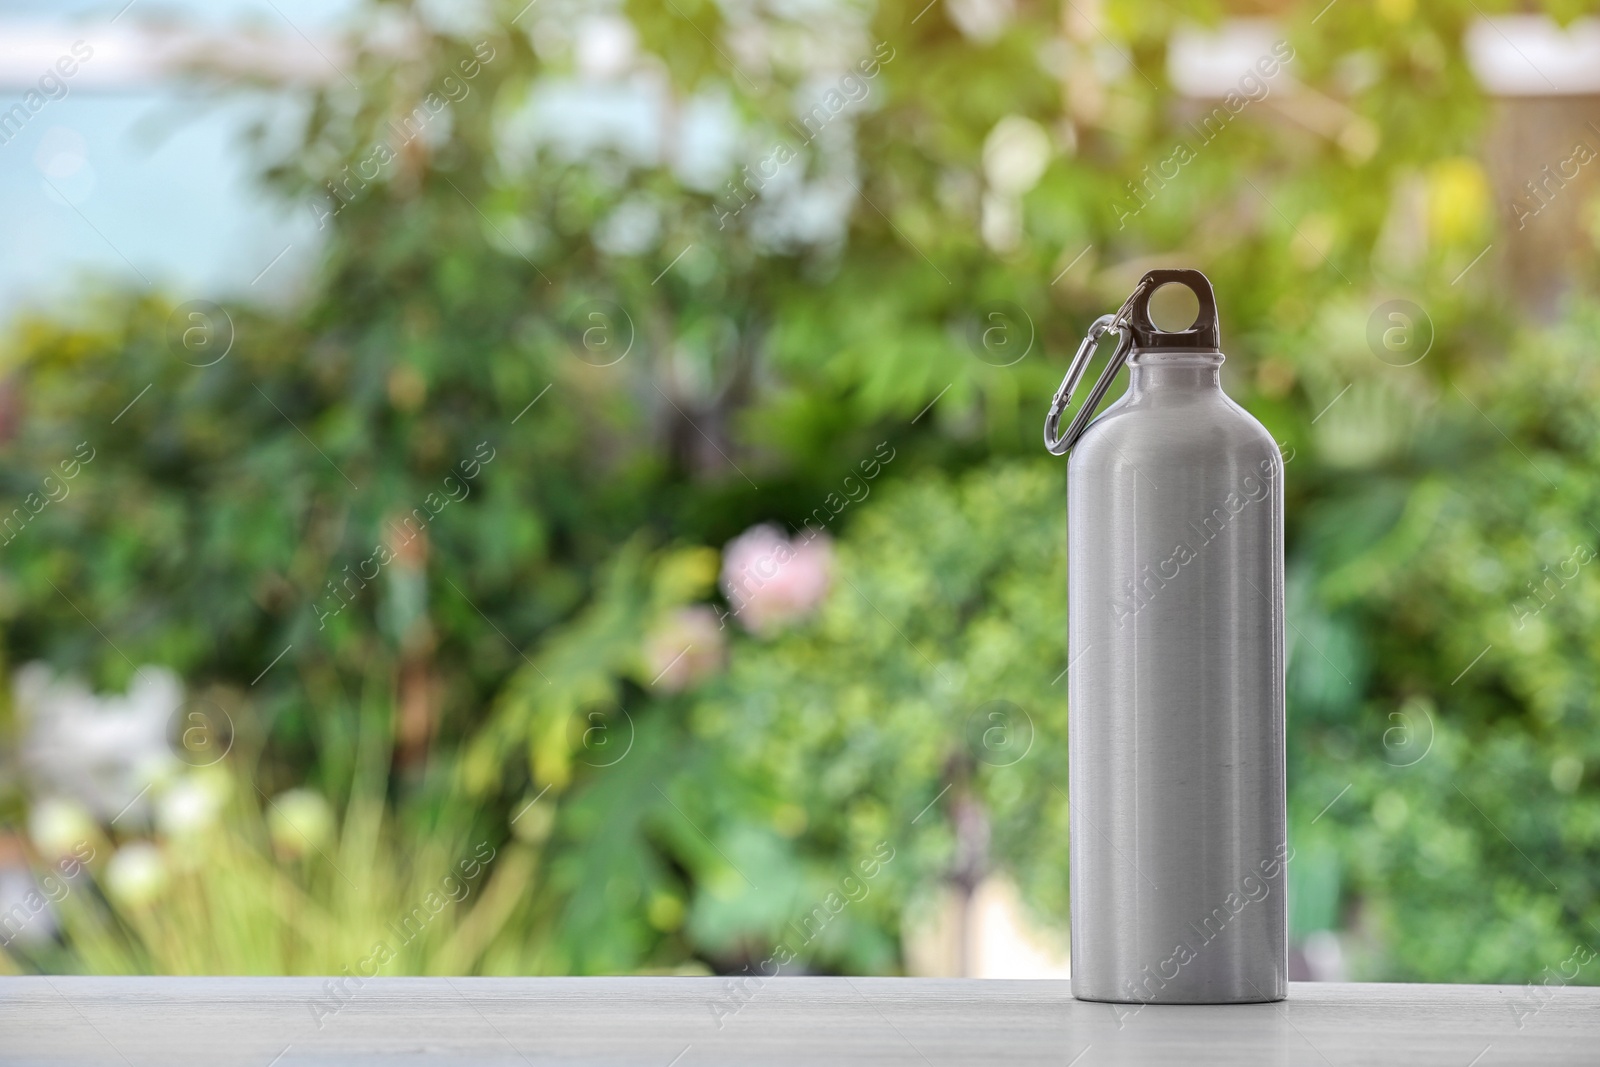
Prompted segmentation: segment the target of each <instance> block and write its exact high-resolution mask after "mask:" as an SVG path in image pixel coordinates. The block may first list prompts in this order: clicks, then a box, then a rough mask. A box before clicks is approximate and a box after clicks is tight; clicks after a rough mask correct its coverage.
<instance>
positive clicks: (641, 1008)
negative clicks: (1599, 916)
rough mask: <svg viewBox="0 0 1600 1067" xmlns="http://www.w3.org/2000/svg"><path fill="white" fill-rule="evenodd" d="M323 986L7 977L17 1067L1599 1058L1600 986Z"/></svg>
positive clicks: (1454, 1062)
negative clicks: (1160, 995)
mask: <svg viewBox="0 0 1600 1067" xmlns="http://www.w3.org/2000/svg"><path fill="white" fill-rule="evenodd" d="M324 981H325V980H323V979H315V978H56V977H51V978H41V977H25V978H0V1063H3V1064H7V1065H10V1064H112V1065H123V1064H125V1065H128V1067H145V1065H146V1064H149V1065H152V1067H154V1065H161V1067H185V1065H190V1064H194V1065H199V1064H206V1065H213V1064H218V1065H221V1064H227V1065H239V1067H303V1065H307V1064H385V1065H389V1064H408V1065H410V1064H485V1065H488V1064H493V1065H502V1064H503V1065H531V1064H539V1065H543V1064H641V1065H646V1067H697V1065H702V1064H739V1065H749V1064H762V1065H765V1064H799V1063H807V1064H811V1063H815V1064H856V1063H861V1064H866V1063H871V1064H905V1065H909V1067H945V1065H953V1064H997V1063H1006V1064H1023V1063H1039V1064H1052V1065H1055V1067H1067V1065H1069V1064H1070V1065H1071V1067H1097V1065H1101V1064H1174V1065H1186V1064H1227V1065H1229V1067H1233V1065H1236V1064H1310V1065H1315V1067H1345V1065H1347V1064H1348V1065H1352V1067H1353V1065H1357V1064H1362V1065H1365V1064H1390V1063H1392V1064H1406V1065H1430V1064H1437V1065H1439V1067H1496V1065H1506V1064H1517V1065H1526V1064H1589V1065H1594V1064H1600V988H1596V987H1590V988H1583V987H1571V986H1569V987H1566V988H1561V989H1555V990H1551V991H1548V995H1547V996H1546V997H1544V998H1543V999H1541V1000H1533V999H1529V997H1528V996H1527V990H1526V989H1524V988H1523V987H1518V986H1443V985H1415V986H1411V985H1353V984H1312V983H1304V984H1301V983H1296V984H1292V985H1291V986H1290V994H1289V1000H1287V1001H1286V1002H1284V1003H1281V1004H1258V1005H1249V1006H1239V1007H1154V1006H1152V1007H1147V1008H1144V1009H1142V1010H1139V1011H1138V1012H1137V1013H1135V1014H1131V1015H1130V1014H1128V1013H1129V1012H1130V1011H1132V1009H1130V1008H1127V1007H1120V1006H1119V1007H1117V1008H1113V1007H1111V1006H1109V1005H1105V1004H1087V1003H1083V1002H1080V1001H1075V1000H1073V999H1072V998H1071V996H1070V994H1069V987H1068V983H1066V982H1000V981H957V980H946V979H899V978H781V979H776V980H773V981H769V982H767V983H766V984H765V985H764V986H762V987H760V988H759V989H757V988H754V986H753V985H752V986H751V988H749V989H748V990H747V991H745V992H743V993H740V994H738V999H729V994H728V988H727V981H726V980H725V979H717V978H452V979H443V978H375V979H371V980H369V981H367V982H365V983H363V984H362V985H361V986H360V987H359V988H357V987H356V986H355V985H354V983H353V982H348V981H347V982H346V985H345V988H344V989H343V990H342V991H338V992H337V993H336V994H333V995H330V993H329V990H328V988H327V987H326V986H325V985H324ZM719 1022H720V1024H721V1025H720V1026H719V1025H718V1024H719ZM1519 1023H1520V1026H1519Z"/></svg>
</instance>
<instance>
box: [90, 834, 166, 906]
mask: <svg viewBox="0 0 1600 1067" xmlns="http://www.w3.org/2000/svg"><path fill="white" fill-rule="evenodd" d="M105 883H106V892H107V893H108V894H109V895H110V896H111V899H113V900H115V901H116V902H117V903H118V904H121V905H123V906H124V907H128V908H137V907H142V906H143V905H145V904H149V903H150V902H151V901H153V900H155V898H156V897H157V896H158V895H160V893H161V890H162V889H164V888H165V887H166V884H167V861H166V858H165V857H164V856H162V854H161V850H160V849H159V848H157V847H156V846H154V845H152V844H151V843H150V842H148V841H133V842H130V843H128V844H126V845H123V846H122V847H121V848H119V849H117V851H116V854H115V855H113V856H112V857H111V862H109V863H107V864H106V878H105Z"/></svg>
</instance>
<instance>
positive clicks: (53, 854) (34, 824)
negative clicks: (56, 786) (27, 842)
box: [28, 797, 100, 862]
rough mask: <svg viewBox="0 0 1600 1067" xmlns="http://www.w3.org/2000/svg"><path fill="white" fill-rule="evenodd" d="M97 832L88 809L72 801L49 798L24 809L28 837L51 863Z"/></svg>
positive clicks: (98, 830)
mask: <svg viewBox="0 0 1600 1067" xmlns="http://www.w3.org/2000/svg"><path fill="white" fill-rule="evenodd" d="M99 833H100V828H99V827H98V826H97V825H95V821H94V818H93V817H92V816H91V815H90V814H89V812H88V809H86V808H85V807H84V806H83V805H82V804H79V803H78V802H77V801H74V800H63V799H61V798H59V797H51V798H49V799H46V800H41V801H39V802H38V803H36V804H34V805H33V807H32V808H30V809H29V811H28V837H29V838H31V839H32V841H33V846H34V847H35V848H37V849H38V850H39V855H40V856H42V857H44V858H45V859H46V860H48V861H51V862H54V861H55V860H57V859H60V858H61V857H63V856H70V855H72V854H73V849H75V848H77V847H78V846H79V845H81V844H83V843H84V842H86V841H89V840H91V839H93V838H95V837H97V836H99Z"/></svg>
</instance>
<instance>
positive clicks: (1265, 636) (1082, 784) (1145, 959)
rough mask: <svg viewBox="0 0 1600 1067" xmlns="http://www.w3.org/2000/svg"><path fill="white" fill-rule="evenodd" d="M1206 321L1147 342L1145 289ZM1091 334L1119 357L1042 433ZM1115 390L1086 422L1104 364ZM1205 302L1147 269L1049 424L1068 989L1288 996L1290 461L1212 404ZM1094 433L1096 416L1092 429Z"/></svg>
mask: <svg viewBox="0 0 1600 1067" xmlns="http://www.w3.org/2000/svg"><path fill="white" fill-rule="evenodd" d="M1171 283H1176V284H1180V285H1186V286H1188V287H1189V288H1190V289H1192V290H1193V291H1194V293H1195V295H1196V296H1197V297H1198V298H1199V303H1200V314H1199V317H1198V318H1197V319H1196V320H1195V322H1194V324H1193V325H1192V326H1191V327H1190V328H1189V329H1188V330H1185V331H1183V332H1179V333H1168V332H1163V331H1161V330H1159V329H1157V328H1156V327H1155V326H1154V325H1153V324H1152V323H1151V320H1150V314H1149V300H1150V296H1151V294H1152V293H1153V292H1154V291H1155V290H1156V289H1157V288H1159V287H1160V286H1162V285H1164V284H1171ZM1106 332H1115V333H1117V334H1118V335H1119V345H1118V348H1117V353H1116V355H1114V356H1113V357H1112V360H1111V362H1110V365H1109V366H1108V367H1107V369H1106V371H1105V373H1104V374H1103V375H1102V377H1101V379H1100V380H1099V381H1098V382H1097V383H1096V386H1095V388H1094V389H1093V390H1091V392H1090V396H1089V398H1088V399H1087V400H1086V402H1085V404H1084V406H1083V407H1082V408H1081V409H1080V411H1079V413H1078V416H1077V417H1076V418H1075V419H1074V421H1073V424H1072V426H1071V427H1070V428H1069V430H1068V432H1067V433H1066V434H1065V435H1061V436H1059V437H1058V436H1057V434H1056V431H1057V427H1058V425H1059V420H1060V417H1061V413H1062V411H1063V409H1064V408H1065V407H1066V406H1067V404H1069V403H1070V401H1071V394H1072V392H1073V391H1074V389H1075V387H1076V385H1077V383H1078V379H1079V378H1081V377H1082V375H1083V370H1084V365H1086V364H1087V362H1088V359H1089V357H1090V356H1092V355H1093V352H1094V349H1095V347H1096V345H1097V343H1098V341H1099V339H1100V336H1101V335H1102V334H1104V333H1106ZM1124 361H1126V364H1127V366H1128V368H1129V372H1130V373H1129V377H1128V391H1127V393H1126V395H1124V396H1123V397H1122V398H1121V399H1120V400H1118V401H1117V402H1116V403H1115V404H1113V405H1111V406H1110V407H1109V408H1107V409H1106V411H1105V413H1104V414H1102V415H1101V416H1100V417H1099V418H1097V419H1096V418H1093V414H1094V408H1095V407H1096V405H1097V403H1098V401H1099V400H1100V398H1101V397H1103V396H1104V394H1105V391H1106V388H1107V386H1109V384H1110V381H1111V379H1112V378H1113V377H1114V376H1115V374H1116V372H1117V370H1118V368H1119V366H1120V365H1121V364H1122V363H1123V362H1124ZM1222 361H1223V355H1222V351H1221V349H1220V347H1219V336H1218V323H1217V310H1216V300H1215V297H1214V295H1213V293H1212V291H1211V283H1210V282H1209V281H1208V280H1207V279H1206V277H1205V275H1203V274H1201V273H1200V272H1199V271H1194V270H1154V271H1150V272H1149V273H1148V274H1146V275H1145V276H1144V278H1143V280H1141V282H1140V283H1139V287H1138V288H1137V289H1136V290H1135V292H1134V294H1133V296H1132V297H1130V298H1129V300H1128V302H1127V304H1125V305H1124V306H1123V309H1122V310H1121V311H1120V312H1118V314H1117V315H1115V316H1104V317H1102V318H1101V319H1100V320H1099V321H1097V322H1096V324H1095V328H1094V329H1093V330H1092V331H1091V333H1090V336H1089V337H1088V338H1087V339H1086V340H1085V342H1084V345H1083V347H1082V348H1081V349H1080V350H1079V353H1078V357H1077V358H1076V359H1075V360H1074V365H1073V368H1072V370H1070V371H1069V372H1068V375H1067V380H1066V381H1064V382H1063V383H1062V388H1061V390H1060V391H1058V393H1057V394H1056V401H1055V403H1054V405H1053V406H1052V411H1051V417H1050V419H1049V421H1048V422H1047V423H1046V432H1045V443H1046V445H1047V447H1049V448H1050V450H1051V451H1052V452H1056V453H1057V454H1061V453H1064V452H1067V451H1069V450H1070V451H1071V452H1072V456H1071V460H1070V463H1069V465H1068V475H1067V485H1068V489H1067V512H1068V571H1069V592H1068V603H1069V609H1070V637H1069V645H1070V647H1069V652H1068V656H1069V658H1068V663H1069V664H1070V665H1071V669H1070V671H1069V678H1070V696H1069V699H1070V702H1071V703H1070V708H1069V717H1068V744H1069V751H1070V755H1069V763H1070V772H1071V788H1070V794H1071V797H1070V799H1071V803H1072V811H1071V833H1072V840H1071V857H1072V993H1073V995H1074V996H1076V997H1078V998H1079V999H1082V1000H1097V1001H1113V1002H1122V1003H1138V1004H1145V1003H1157V1004H1231V1003H1241V1002H1249V1001H1271V1000H1281V999H1283V997H1284V995H1285V994H1286V992H1287V986H1286V984H1285V982H1286V967H1287V960H1286V948H1287V915H1288V909H1287V900H1288V897H1287V892H1286V889H1287V880H1288V875H1287V867H1288V863H1289V860H1290V858H1291V856H1292V852H1291V850H1290V849H1289V846H1288V842H1287V840H1286V827H1285V822H1286V816H1285V806H1284V635H1283V619H1284V615H1283V476H1284V468H1283V459H1282V456H1281V454H1280V453H1279V451H1278V448H1277V445H1276V444H1275V443H1274V441H1273V439H1272V437H1271V435H1270V434H1268V433H1267V431H1266V429H1265V428H1264V427H1263V426H1262V425H1261V424H1260V423H1259V422H1257V421H1256V420H1255V419H1254V418H1252V417H1251V416H1250V415H1249V413H1247V412H1246V411H1245V410H1244V409H1243V408H1241V407H1240V406H1239V405H1238V404H1236V403H1234V402H1233V401H1232V400H1230V399H1229V398H1228V396H1227V395H1226V394H1225V393H1224V392H1223V391H1222V383H1221V379H1220V372H1221V367H1222ZM1091 419H1092V421H1091Z"/></svg>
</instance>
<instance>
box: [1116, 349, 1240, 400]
mask: <svg viewBox="0 0 1600 1067" xmlns="http://www.w3.org/2000/svg"><path fill="white" fill-rule="evenodd" d="M1222 358H1223V357H1222V353H1221V352H1215V351H1213V352H1206V351H1183V350H1171V351H1167V350H1161V349H1145V350H1141V351H1136V352H1134V353H1133V354H1132V355H1130V356H1129V357H1128V392H1129V393H1132V394H1134V395H1140V394H1144V393H1201V392H1221V391H1222Z"/></svg>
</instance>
